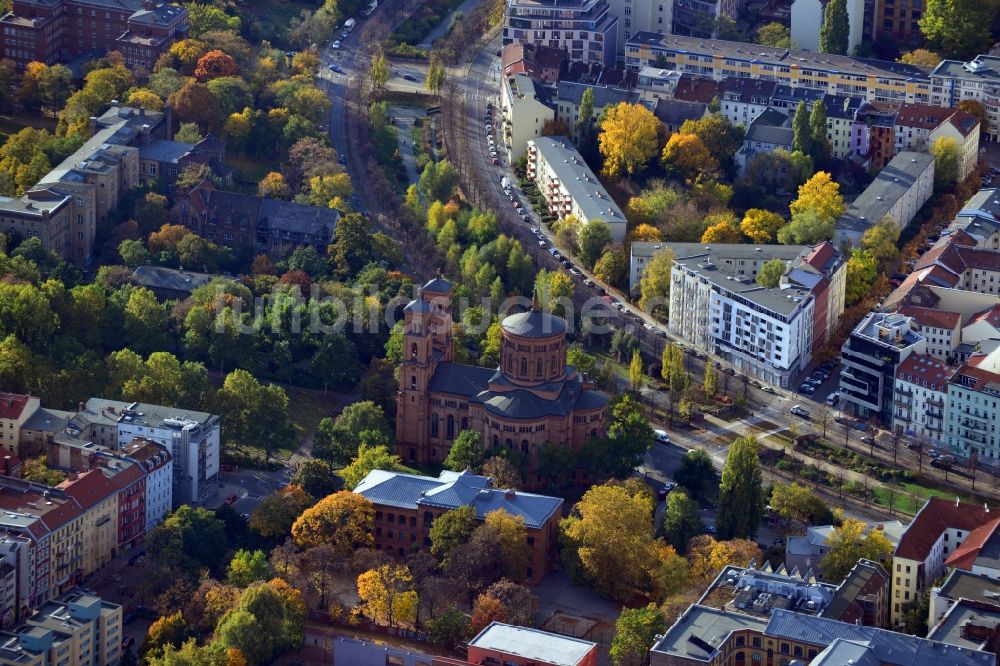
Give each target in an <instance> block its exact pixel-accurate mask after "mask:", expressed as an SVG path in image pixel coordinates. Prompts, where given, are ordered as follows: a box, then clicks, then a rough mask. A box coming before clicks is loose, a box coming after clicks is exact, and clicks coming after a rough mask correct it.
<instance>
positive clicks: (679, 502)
mask: <svg viewBox="0 0 1000 666" xmlns="http://www.w3.org/2000/svg"><path fill="white" fill-rule="evenodd" d="M704 533H705V525H704V524H702V522H701V517H700V516H699V515H698V503H697V502H695V501H694V500H693V499H691V498H690V497H688V495H687V493H686V492H684V491H683V490H680V489H678V490H674V491H673V492H672V493H670V494H669V495H667V508H666V511H665V512H664V513H663V536H664V538H665V539H666V542H667V543H669V544H670V545H671V546H673V547H674V548H675V549H676V550H677V552H678V553H681V554H684V552H685V551H686V550H687V544H688V541H690V540H691V539H692V538H693V537H696V536H698V535H699V534H704Z"/></svg>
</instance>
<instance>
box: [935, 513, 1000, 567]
mask: <svg viewBox="0 0 1000 666" xmlns="http://www.w3.org/2000/svg"><path fill="white" fill-rule="evenodd" d="M997 526H1000V516H998V517H997V518H994V519H993V520H991V521H989V522H986V523H983V524H982V525H980V526H979V527H977V528H976V529H974V530H972V531H971V532H969V536H967V537H965V541H963V542H962V545H961V546H959V547H958V548H956V549H955V552H953V553H952V554H951V555H949V556H948V558H947V559H946V560H945V561H944V564H945V566H946V567H951V568H954V569H965V570H966V571H975V570H976V569H992V570H998V569H1000V533H998V532H997Z"/></svg>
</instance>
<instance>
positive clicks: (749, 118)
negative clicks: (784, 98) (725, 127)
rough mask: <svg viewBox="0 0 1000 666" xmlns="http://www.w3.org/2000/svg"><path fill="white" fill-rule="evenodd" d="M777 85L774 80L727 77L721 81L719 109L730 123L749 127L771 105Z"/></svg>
mask: <svg viewBox="0 0 1000 666" xmlns="http://www.w3.org/2000/svg"><path fill="white" fill-rule="evenodd" d="M777 85H778V84H777V83H775V82H774V81H760V80H755V79H740V78H727V79H726V80H725V81H723V82H722V98H721V99H720V100H719V111H720V113H722V115H723V116H725V118H726V119H727V120H728V121H729V122H731V123H732V124H734V125H743V126H744V127H749V126H750V123H751V122H753V119H754V118H756V117H757V116H759V115H760V114H761V113H763V112H764V110H765V109H767V108H768V107H769V106H770V105H771V95H773V94H774V89H775V87H777Z"/></svg>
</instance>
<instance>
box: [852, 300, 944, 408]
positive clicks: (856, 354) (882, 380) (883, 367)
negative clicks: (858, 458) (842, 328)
mask: <svg viewBox="0 0 1000 666" xmlns="http://www.w3.org/2000/svg"><path fill="white" fill-rule="evenodd" d="M926 350H927V343H926V340H925V339H924V337H923V336H921V335H920V334H918V333H916V332H915V331H914V330H913V325H912V319H911V318H910V317H907V316H905V315H901V314H896V313H892V314H890V313H885V312H872V313H870V314H868V316H866V317H865V318H864V319H862V320H861V323H859V324H858V325H857V326H856V327H855V328H854V330H853V331H852V332H851V335H850V336H848V338H847V340H846V341H845V342H844V345H843V347H841V359H842V363H843V368H842V370H841V373H840V399H841V401H842V402H843V405H844V407H843V409H844V412H846V413H851V414H853V415H854V416H857V417H860V418H863V419H868V418H877V419H879V420H880V421H881V422H882V423H883V424H884V425H885V426H887V427H888V426H890V425H891V424H892V418H893V416H892V414H893V412H892V410H893V399H894V393H895V385H896V382H895V377H896V369H897V368H898V367H899V366H900V364H902V363H903V361H905V360H906V359H907V358H908V357H909V356H910V354H923V353H925V352H926Z"/></svg>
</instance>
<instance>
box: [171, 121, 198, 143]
mask: <svg viewBox="0 0 1000 666" xmlns="http://www.w3.org/2000/svg"><path fill="white" fill-rule="evenodd" d="M201 139H202V137H201V132H200V131H199V130H198V123H181V125H180V128H178V130H177V132H175V133H174V141H179V142H180V143H198V142H199V141H201Z"/></svg>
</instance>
